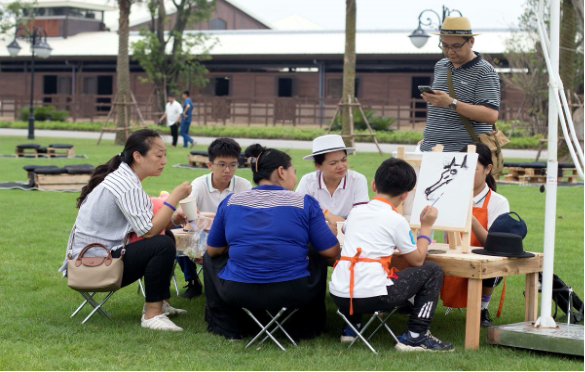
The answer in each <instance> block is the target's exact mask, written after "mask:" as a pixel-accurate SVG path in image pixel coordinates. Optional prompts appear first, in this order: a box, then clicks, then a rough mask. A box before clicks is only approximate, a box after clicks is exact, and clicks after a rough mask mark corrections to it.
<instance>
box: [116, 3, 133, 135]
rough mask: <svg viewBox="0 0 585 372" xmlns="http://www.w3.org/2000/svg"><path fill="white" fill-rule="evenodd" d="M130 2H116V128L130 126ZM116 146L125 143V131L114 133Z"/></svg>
mask: <svg viewBox="0 0 585 372" xmlns="http://www.w3.org/2000/svg"><path fill="white" fill-rule="evenodd" d="M131 5H132V3H131V2H130V0H118V6H119V8H120V19H119V25H120V27H119V29H118V40H119V41H118V59H117V63H116V100H117V102H118V103H122V104H120V105H116V126H117V127H118V128H124V127H128V126H130V112H131V110H132V107H131V106H130V105H128V104H127V103H129V102H130V101H131V97H130V66H129V62H128V59H129V57H128V35H129V33H130V21H129V16H130V6H131ZM115 143H116V145H123V144H125V143H126V131H125V130H118V131H117V132H116V141H115Z"/></svg>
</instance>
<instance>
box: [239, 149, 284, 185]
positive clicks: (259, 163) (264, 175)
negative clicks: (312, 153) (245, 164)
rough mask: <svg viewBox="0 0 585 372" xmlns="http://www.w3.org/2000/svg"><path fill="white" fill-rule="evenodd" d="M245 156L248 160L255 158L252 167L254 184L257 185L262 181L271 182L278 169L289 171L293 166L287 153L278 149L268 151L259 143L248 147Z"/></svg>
mask: <svg viewBox="0 0 585 372" xmlns="http://www.w3.org/2000/svg"><path fill="white" fill-rule="evenodd" d="M244 154H245V155H246V157H247V158H254V160H252V161H251V166H250V167H251V168H252V175H253V176H254V183H255V184H257V185H258V184H259V183H260V181H262V180H269V179H270V176H271V175H272V172H274V170H275V169H277V168H278V167H283V168H284V169H288V168H289V167H291V166H292V159H291V158H290V156H288V154H287V153H285V152H282V151H280V150H277V149H267V148H266V147H262V146H261V145H260V144H257V143H255V144H253V145H250V146H248V148H247V149H246V152H245V153H244Z"/></svg>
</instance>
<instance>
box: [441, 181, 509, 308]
mask: <svg viewBox="0 0 585 372" xmlns="http://www.w3.org/2000/svg"><path fill="white" fill-rule="evenodd" d="M491 196H492V190H491V189H489V190H488V192H487V194H486V196H485V199H484V201H483V205H482V206H481V207H473V216H474V217H475V219H476V220H477V221H478V222H479V224H480V225H481V226H482V227H483V228H484V229H486V230H487V225H488V204H489V202H490V198H491ZM471 246H472V247H481V246H482V244H481V243H480V242H479V240H477V237H476V236H475V234H474V233H473V231H472V232H471ZM505 294H506V278H505V277H504V284H503V287H502V296H501V297H500V305H499V307H498V313H497V314H496V316H497V317H499V316H500V314H501V313H502V307H503V306H504V296H505ZM441 300H442V301H443V306H447V307H458V308H465V307H467V279H466V278H460V277H457V276H450V275H445V276H444V277H443V286H442V287H441Z"/></svg>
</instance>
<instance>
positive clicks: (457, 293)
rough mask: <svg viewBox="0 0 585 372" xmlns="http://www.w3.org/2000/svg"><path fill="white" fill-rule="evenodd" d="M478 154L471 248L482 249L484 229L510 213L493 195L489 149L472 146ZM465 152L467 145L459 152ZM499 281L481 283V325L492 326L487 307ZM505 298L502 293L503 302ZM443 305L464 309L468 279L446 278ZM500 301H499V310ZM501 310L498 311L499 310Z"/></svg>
mask: <svg viewBox="0 0 585 372" xmlns="http://www.w3.org/2000/svg"><path fill="white" fill-rule="evenodd" d="M474 145H475V146H476V152H477V153H478V155H479V156H478V162H477V168H476V171H475V179H474V183H473V205H474V206H473V218H472V224H471V230H472V232H471V245H472V246H473V247H483V245H484V243H485V239H486V237H487V230H488V229H489V227H490V226H491V224H492V222H493V221H495V219H496V218H497V217H498V216H499V215H501V214H504V213H508V212H510V205H509V203H508V200H507V199H506V198H505V197H503V196H502V195H500V194H497V193H496V181H495V179H494V177H493V176H492V175H491V170H492V167H493V162H492V158H491V151H490V149H489V148H488V147H487V146H486V145H484V144H482V143H474ZM461 151H462V152H467V146H465V148H464V149H462V150H461ZM501 280H502V278H501V277H498V278H489V279H484V280H483V289H482V297H481V320H480V322H481V326H482V327H489V326H490V325H491V316H490V313H489V311H488V305H489V303H490V299H491V296H492V293H493V291H494V288H495V287H496V286H497V285H498V284H499V283H500V282H501ZM503 297H504V295H503V293H502V299H503ZM441 300H442V301H443V305H444V306H447V307H453V308H464V307H467V279H465V278H459V277H455V276H449V275H445V277H444V279H443V287H442V288H441ZM501 305H502V301H500V309H501ZM499 311H501V310H499Z"/></svg>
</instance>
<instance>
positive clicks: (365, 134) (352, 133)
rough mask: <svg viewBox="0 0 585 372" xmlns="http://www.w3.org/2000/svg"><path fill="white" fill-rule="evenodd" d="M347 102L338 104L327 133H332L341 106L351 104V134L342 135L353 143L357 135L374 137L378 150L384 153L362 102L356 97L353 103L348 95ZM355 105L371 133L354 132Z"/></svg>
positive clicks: (381, 153)
mask: <svg viewBox="0 0 585 372" xmlns="http://www.w3.org/2000/svg"><path fill="white" fill-rule="evenodd" d="M347 102H348V103H344V102H343V100H341V101H339V103H338V104H337V108H336V109H335V113H333V118H332V119H331V123H329V129H327V134H329V133H331V128H332V127H333V123H334V122H335V118H337V113H338V112H339V110H340V109H341V108H343V106H349V121H350V122H351V128H350V134H342V135H341V137H343V138H350V139H351V143H352V145H353V143H354V140H355V137H372V138H373V139H374V143H375V144H376V147H377V148H378V151H379V152H380V155H384V153H383V152H382V149H381V148H380V145H379V144H378V140H377V139H376V134H375V133H374V131H373V130H372V127H371V126H370V123H369V122H368V119H367V118H366V114H364V110H362V104H361V103H360V102H359V101H358V99H357V98H355V103H352V102H351V96H347ZM354 106H355V107H357V108H358V109H359V111H360V114H361V115H362V118H363V119H364V121H365V122H366V126H367V127H368V131H369V132H370V133H369V134H368V133H357V134H356V133H354V132H353V110H352V107H354Z"/></svg>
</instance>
